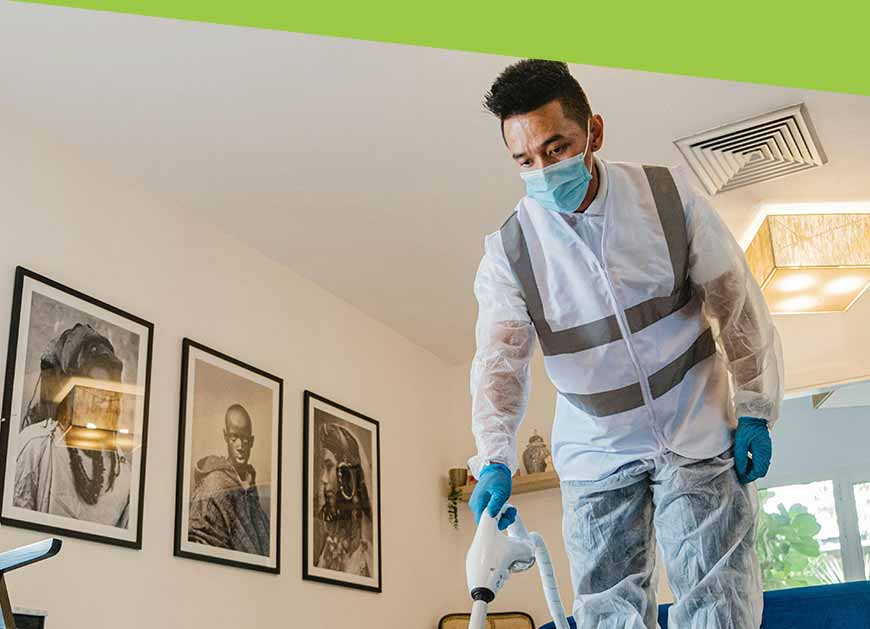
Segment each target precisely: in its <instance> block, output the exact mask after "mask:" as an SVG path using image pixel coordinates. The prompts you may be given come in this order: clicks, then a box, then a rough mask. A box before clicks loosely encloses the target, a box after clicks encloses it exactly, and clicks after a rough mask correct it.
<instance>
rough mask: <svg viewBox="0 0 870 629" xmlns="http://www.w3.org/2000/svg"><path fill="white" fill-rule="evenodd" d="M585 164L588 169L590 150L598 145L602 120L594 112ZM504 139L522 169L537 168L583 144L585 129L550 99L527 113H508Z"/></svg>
mask: <svg viewBox="0 0 870 629" xmlns="http://www.w3.org/2000/svg"><path fill="white" fill-rule="evenodd" d="M590 126H591V135H592V137H591V138H590V141H589V149H590V150H589V151H588V154H587V156H586V157H587V159H586V166H587V167H588V168H590V169H591V165H592V159H591V154H592V152H593V151H596V150H598V148H599V147H600V145H601V137H602V135H603V130H604V121H603V120H602V119H601V116H598V115H595V116H593V117H592V119H591V121H590ZM502 130H503V132H504V140H505V144H506V145H507V148H508V151H509V152H510V154H511V157H512V158H513V160H514V161H515V162H516V163H517V165H518V166H519V167H520V169H522V170H536V169H538V168H545V167H547V166H551V165H552V164H555V163H556V162H561V161H562V160H565V159H568V158H569V157H574V156H575V155H579V154H580V153H582V152H583V149H584V148H586V129H585V128H584V127H583V126H582V125H581V124H580V123H578V122H577V121H576V120H574V119H572V118H569V117H567V116H565V113H564V112H563V111H562V104H561V103H560V102H559V101H558V100H554V101H551V102H549V103H547V104H546V105H544V106H543V107H539V108H538V109H535V110H534V111H530V112H529V113H527V114H519V115H516V116H511V117H510V118H508V119H507V120H505V121H504V123H503V125H502Z"/></svg>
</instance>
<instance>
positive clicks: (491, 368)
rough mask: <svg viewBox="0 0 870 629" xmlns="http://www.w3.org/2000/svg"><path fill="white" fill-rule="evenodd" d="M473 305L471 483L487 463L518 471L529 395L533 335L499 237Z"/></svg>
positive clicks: (491, 241) (492, 241)
mask: <svg viewBox="0 0 870 629" xmlns="http://www.w3.org/2000/svg"><path fill="white" fill-rule="evenodd" d="M474 294H475V296H476V297H477V302H478V307H479V309H478V318H477V328H476V336H477V352H476V353H475V355H474V360H473V361H472V363H471V400H472V403H471V429H472V432H473V433H474V440H475V443H476V445H477V455H476V456H474V457H472V458H471V459H469V461H468V465H469V468H470V469H471V473H472V474H473V475H474V477H475V478H479V477H480V470H481V468H483V467H484V466H485V465H487V464H488V463H491V462H495V463H504V464H505V465H507V466H508V467H509V468H510V470H511V473H514V472H516V469H517V452H516V437H517V430H518V429H519V427H520V423H522V420H523V416H524V415H525V412H526V406H527V404H528V398H529V392H530V390H531V372H530V361H531V357H532V353H533V351H534V347H535V331H534V327H533V326H532V322H531V319H530V318H529V313H528V311H527V309H526V303H525V299H524V298H523V296H522V291H521V290H520V288H519V284H518V282H517V279H516V276H515V275H514V273H513V271H512V270H511V268H510V263H509V262H508V260H507V257H506V256H505V253H504V247H503V246H502V243H501V235H500V234H499V233H498V232H497V233H495V234H491V235H490V236H488V237H487V239H486V244H485V253H484V256H483V260H482V261H481V263H480V268H479V269H478V271H477V277H476V278H475V281H474Z"/></svg>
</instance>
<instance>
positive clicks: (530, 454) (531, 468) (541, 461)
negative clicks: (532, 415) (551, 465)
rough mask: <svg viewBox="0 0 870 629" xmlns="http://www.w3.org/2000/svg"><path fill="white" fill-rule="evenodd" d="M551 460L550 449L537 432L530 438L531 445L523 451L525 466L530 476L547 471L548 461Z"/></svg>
mask: <svg viewBox="0 0 870 629" xmlns="http://www.w3.org/2000/svg"><path fill="white" fill-rule="evenodd" d="M549 458H550V449H549V448H548V447H547V444H546V443H544V439H543V437H541V435H539V434H538V431H537V430H536V431H535V432H534V434H533V435H532V436H531V437H529V445H527V446H526V449H525V450H524V451H523V465H524V466H525V468H526V472H527V473H528V474H540V473H541V472H546V471H547V460H548V459H549Z"/></svg>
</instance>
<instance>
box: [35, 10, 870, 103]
mask: <svg viewBox="0 0 870 629" xmlns="http://www.w3.org/2000/svg"><path fill="white" fill-rule="evenodd" d="M19 1H22V0H19ZM23 1H25V2H31V3H35V4H47V5H55V6H64V7H75V8H81V9H94V10H102V11H113V12H120V13H132V14H139V15H148V16H155V17H165V18H175V19H182V20H194V21H199V22H209V23H217V24H227V25H236V26H248V27H257V28H268V29H275V30H284V31H293V32H298V33H311V34H318V35H330V36H336V37H346V38H353V39H363V40H370V41H380V42H392V43H401V44H413V45H418V46H427V47H434V48H446V49H452V50H468V51H476V52H486V53H494V54H500V55H509V56H515V57H541V58H547V59H560V60H564V61H570V62H575V63H583V64H590V65H599V66H609V67H619V68H631V69H636V70H647V71H653V72H663V73H668V74H683V75H689V76H700V77H709V78H717V79H727V80H734V81H746V82H752V83H764V84H772V85H780V86H788V87H798V88H808V89H815V90H826V91H833V92H848V93H854V94H863V95H870V69H868V65H870V54H868V46H867V43H866V42H867V40H868V36H867V24H868V23H870V2H867V1H866V0H851V1H849V2H845V1H843V0H829V1H827V2H795V1H794V0H792V1H791V2H785V1H783V0H755V1H754V2H750V1H748V0H732V1H731V2H727V3H725V2H703V1H702V0H695V1H687V0H658V1H657V2H649V1H647V2H642V1H637V0H610V1H608V0H599V1H598V2H576V0H575V1H566V0H549V1H548V2H534V1H529V0H527V1H526V2H524V3H519V2H515V1H514V0H505V1H504V2H499V3H496V2H491V1H489V0H487V1H475V0H464V1H458V0H435V1H434V2H428V3H425V2H420V1H419V0H418V1H416V2H415V1H413V0H405V1H404V2H398V1H395V0H367V1H362V0H360V1H357V2H350V1H346V0H343V1H336V0H322V1H313V2H299V1H298V0H284V1H283V2H278V1H275V0H235V1H232V2H228V1H226V0H139V1H133V0H23Z"/></svg>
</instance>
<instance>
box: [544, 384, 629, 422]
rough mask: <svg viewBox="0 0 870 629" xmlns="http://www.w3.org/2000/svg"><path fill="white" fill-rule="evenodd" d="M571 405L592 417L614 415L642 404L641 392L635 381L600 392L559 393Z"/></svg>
mask: <svg viewBox="0 0 870 629" xmlns="http://www.w3.org/2000/svg"><path fill="white" fill-rule="evenodd" d="M560 395H561V396H562V397H563V398H565V399H566V400H568V401H569V402H570V403H571V404H572V405H574V406H576V407H577V408H579V409H580V410H581V411H583V412H584V413H587V414H589V415H592V416H594V417H605V416H607V415H616V414H617V413H624V412H626V411H630V410H633V409H635V408H640V407H641V406H643V392H642V391H641V390H640V385H639V384H638V383H637V382H635V383H634V384H630V385H628V386H626V387H622V388H620V389H611V390H610V391H602V392H601V393H560Z"/></svg>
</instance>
